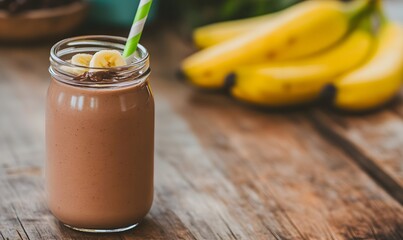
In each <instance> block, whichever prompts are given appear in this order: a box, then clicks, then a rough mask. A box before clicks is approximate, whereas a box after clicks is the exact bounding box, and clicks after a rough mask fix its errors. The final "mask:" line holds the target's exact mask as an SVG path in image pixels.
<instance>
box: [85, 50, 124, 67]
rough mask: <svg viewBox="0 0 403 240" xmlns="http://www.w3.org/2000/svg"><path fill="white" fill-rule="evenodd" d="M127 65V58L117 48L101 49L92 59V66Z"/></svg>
mask: <svg viewBox="0 0 403 240" xmlns="http://www.w3.org/2000/svg"><path fill="white" fill-rule="evenodd" d="M125 65H126V60H125V59H124V58H123V57H122V55H121V54H120V52H119V51H117V50H101V51H99V52H97V53H95V54H94V56H93V57H92V59H91V61H90V67H92V68H112V67H121V66H125Z"/></svg>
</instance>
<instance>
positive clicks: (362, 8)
mask: <svg viewBox="0 0 403 240" xmlns="http://www.w3.org/2000/svg"><path fill="white" fill-rule="evenodd" d="M375 4H376V1H373V0H358V1H353V2H352V3H349V4H348V5H347V9H346V11H347V14H348V15H349V17H350V22H351V23H352V24H353V25H355V24H357V23H358V22H359V21H360V19H362V18H363V17H365V16H367V15H369V14H370V13H372V12H373V11H374V8H375Z"/></svg>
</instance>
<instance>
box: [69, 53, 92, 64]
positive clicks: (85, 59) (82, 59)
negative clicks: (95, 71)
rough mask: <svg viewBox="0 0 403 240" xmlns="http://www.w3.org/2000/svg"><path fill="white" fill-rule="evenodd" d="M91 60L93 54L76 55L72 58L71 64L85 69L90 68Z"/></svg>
mask: <svg viewBox="0 0 403 240" xmlns="http://www.w3.org/2000/svg"><path fill="white" fill-rule="evenodd" d="M91 59H92V55H91V54H87V53H79V54H76V55H74V56H73V57H72V58H71V63H72V64H74V65H79V66H83V67H89V66H90V61H91Z"/></svg>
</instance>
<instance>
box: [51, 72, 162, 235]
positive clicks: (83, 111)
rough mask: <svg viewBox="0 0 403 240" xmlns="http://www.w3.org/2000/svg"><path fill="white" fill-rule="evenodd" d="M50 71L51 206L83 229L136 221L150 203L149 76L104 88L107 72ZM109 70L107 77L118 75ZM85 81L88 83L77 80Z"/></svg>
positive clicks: (117, 226)
mask: <svg viewBox="0 0 403 240" xmlns="http://www.w3.org/2000/svg"><path fill="white" fill-rule="evenodd" d="M53 68H56V67H53ZM52 71H53V74H52V76H53V78H52V79H51V83H50V86H49V89H48V97H47V109H46V145H47V162H46V175H47V181H46V182H47V192H48V205H49V208H50V210H51V211H52V213H53V214H54V215H55V216H56V217H57V218H58V219H59V220H60V221H61V222H62V223H64V224H65V225H68V226H70V227H73V228H76V229H79V230H84V231H85V230H87V231H90V230H116V229H118V230H119V229H124V228H129V227H131V226H135V225H136V224H137V223H139V222H140V221H141V219H142V218H144V216H145V215H146V214H147V212H148V211H149V209H150V207H151V204H152V200H153V157H154V156H153V154H154V100H153V96H152V93H151V91H150V87H149V83H148V79H147V76H148V75H146V76H142V75H141V74H140V75H138V76H135V78H136V79H137V81H134V80H128V82H127V84H125V85H119V83H120V81H122V79H117V78H116V79H115V81H114V82H116V85H115V84H114V83H111V84H109V85H108V86H107V87H104V86H103V85H102V81H103V79H102V77H101V78H99V76H102V74H95V76H98V78H96V79H95V80H94V78H88V76H87V75H86V74H87V73H85V74H83V75H82V76H79V77H75V78H71V79H69V80H68V81H61V79H59V78H60V75H59V76H55V75H57V74H54V72H56V71H55V69H53V70H51V72H52ZM107 75H108V76H109V77H108V81H109V80H111V79H110V76H112V78H114V76H113V75H111V74H107ZM141 77H143V80H138V79H139V78H141ZM87 78H88V79H87ZM112 80H113V79H112ZM83 81H84V82H86V81H87V85H80V84H82V82H83ZM90 81H96V83H94V84H91V83H90Z"/></svg>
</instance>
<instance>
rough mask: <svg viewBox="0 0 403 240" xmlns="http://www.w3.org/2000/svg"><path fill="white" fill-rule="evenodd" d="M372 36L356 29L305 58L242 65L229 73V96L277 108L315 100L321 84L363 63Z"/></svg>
mask: <svg viewBox="0 0 403 240" xmlns="http://www.w3.org/2000/svg"><path fill="white" fill-rule="evenodd" d="M372 43H373V37H372V35H371V33H370V32H369V31H368V30H364V29H357V30H356V31H354V32H353V33H351V35H350V36H348V37H347V38H346V39H345V40H343V41H342V42H341V43H339V44H338V45H337V46H335V47H334V48H332V49H330V50H328V51H326V52H324V53H322V54H319V55H317V56H313V57H310V58H308V59H304V60H298V61H291V62H284V63H274V64H265V65H257V66H250V67H243V68H240V69H238V70H236V71H235V72H234V74H232V75H230V78H228V79H230V80H231V81H233V86H232V88H231V93H232V95H233V96H234V97H235V98H237V99H239V100H242V101H246V102H249V103H253V104H258V105H264V106H271V107H280V106H289V105H294V104H302V103H306V102H310V101H313V100H315V99H316V98H317V97H318V96H319V95H320V92H321V90H322V88H323V86H324V85H325V84H327V83H329V82H331V81H332V80H334V78H335V77H337V76H338V75H340V74H342V73H344V72H346V71H349V70H351V69H353V68H355V67H357V66H359V64H361V63H362V62H364V60H365V57H367V56H368V55H369V53H370V50H371V47H372Z"/></svg>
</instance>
